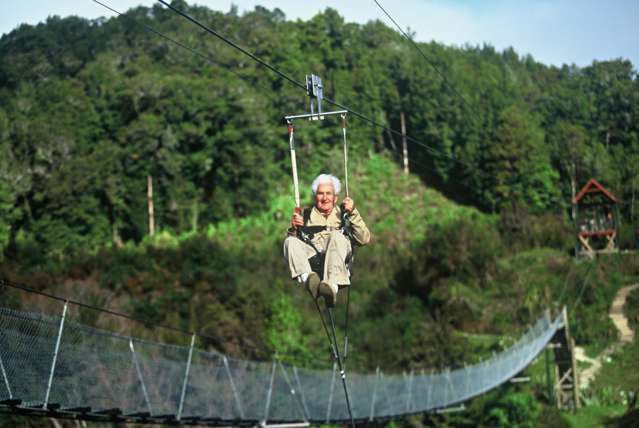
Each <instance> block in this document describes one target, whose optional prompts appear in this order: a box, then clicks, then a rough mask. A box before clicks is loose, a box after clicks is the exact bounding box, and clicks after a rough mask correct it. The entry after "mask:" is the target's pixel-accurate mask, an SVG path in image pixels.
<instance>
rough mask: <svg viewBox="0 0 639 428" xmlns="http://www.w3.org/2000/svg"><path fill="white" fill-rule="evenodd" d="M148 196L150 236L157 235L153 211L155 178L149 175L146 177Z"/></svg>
mask: <svg viewBox="0 0 639 428" xmlns="http://www.w3.org/2000/svg"><path fill="white" fill-rule="evenodd" d="M146 196H147V205H148V207H149V235H151V236H153V235H155V213H154V209H153V177H152V176H151V175H150V174H149V175H147V176H146Z"/></svg>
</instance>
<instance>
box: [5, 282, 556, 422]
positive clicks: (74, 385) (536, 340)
mask: <svg viewBox="0 0 639 428" xmlns="http://www.w3.org/2000/svg"><path fill="white" fill-rule="evenodd" d="M0 291H1V293H0V295H1V296H2V302H3V303H2V304H0V371H1V376H2V379H1V380H0V410H2V411H4V412H12V413H22V414H30V415H40V416H47V417H56V418H72V419H80V420H94V421H115V422H136V423H170V424H183V425H211V426H249V425H250V426H256V425H261V426H266V425H280V426H281V425H284V426H306V425H319V424H325V423H333V424H340V423H348V422H350V417H349V414H348V411H347V407H346V403H345V399H344V394H343V392H342V391H341V388H339V384H338V382H339V380H338V377H339V374H338V372H337V369H336V367H335V366H333V369H332V370H330V369H329V370H309V369H305V368H300V367H295V366H290V365H287V364H284V363H282V362H280V361H278V360H273V361H263V362H257V361H248V360H240V359H235V358H231V357H227V356H225V355H223V354H220V353H217V352H211V351H207V350H204V349H200V348H199V347H198V346H197V342H199V341H200V340H201V337H200V336H199V335H197V334H192V335H190V336H189V335H187V334H184V333H180V334H181V335H182V336H181V337H180V336H179V334H178V332H177V330H176V331H175V332H174V333H176V335H177V336H176V337H177V339H176V340H177V341H179V340H181V341H183V343H184V344H183V345H181V346H180V345H175V344H167V343H159V342H157V341H152V340H146V339H142V338H140V337H137V336H135V335H134V334H131V333H130V331H132V329H131V328H129V332H128V333H127V334H125V333H124V332H123V330H127V328H125V327H123V323H122V320H121V316H120V315H118V314H116V313H114V312H110V311H101V310H98V309H95V308H92V307H89V306H85V305H83V304H81V303H79V302H73V301H69V300H65V299H62V298H56V297H55V296H50V295H43V294H42V293H40V294H39V295H37V296H36V297H37V298H34V297H33V296H31V294H32V293H31V292H30V291H25V290H24V289H18V288H15V287H12V286H10V285H9V284H8V283H4V282H3V283H2V284H0ZM16 293H30V295H29V296H26V298H25V296H20V295H16ZM18 301H28V302H30V306H29V308H28V309H29V310H26V309H25V308H24V307H23V306H22V305H18V304H17V303H16V302H18ZM12 302H14V303H13V304H12ZM31 305H32V306H31ZM98 320H99V322H98ZM89 322H91V323H92V324H100V328H97V327H95V326H90V325H88V323H89ZM564 322H565V313H564V314H563V315H562V314H561V313H560V314H559V315H557V316H554V317H553V316H551V314H550V312H549V311H546V312H545V313H544V314H543V315H542V316H541V317H540V318H539V319H538V320H537V322H536V323H534V325H532V326H531V327H530V328H529V329H528V330H527V331H526V332H525V333H524V334H523V335H522V336H521V337H520V338H519V339H518V340H517V341H516V342H515V343H514V344H513V345H512V346H510V347H508V348H507V349H505V350H504V351H503V352H501V353H498V354H494V355H493V356H492V357H490V358H488V359H485V360H483V361H481V362H479V363H477V364H473V365H468V366H465V367H462V368H457V369H454V370H443V371H440V372H437V373H424V372H420V373H414V372H411V373H409V374H408V373H405V374H393V375H385V374H384V373H382V372H381V371H379V370H378V371H377V372H375V373H369V374H355V373H353V374H350V373H349V375H348V377H347V379H346V382H347V384H348V388H349V391H350V393H351V407H352V412H353V418H354V420H355V423H366V422H381V421H386V420H389V419H395V418H401V417H404V416H407V415H411V414H419V413H428V412H439V411H445V409H450V408H451V407H454V406H459V405H460V404H462V403H463V402H465V401H467V400H469V399H471V398H473V397H476V396H478V395H480V394H483V393H485V392H487V391H489V390H491V389H494V388H497V387H498V386H500V385H501V384H503V383H505V382H507V381H509V380H510V379H512V378H513V377H515V376H516V375H517V374H518V373H520V372H521V371H522V370H524V369H525V368H526V367H527V366H528V365H529V364H531V362H532V361H533V360H534V359H535V357H536V356H537V355H538V354H539V353H541V352H542V351H543V350H544V349H545V347H546V345H547V344H548V343H549V342H550V341H551V340H552V338H553V336H555V334H556V333H557V331H559V330H561V329H562V328H563V326H564ZM105 326H111V328H106V327H105Z"/></svg>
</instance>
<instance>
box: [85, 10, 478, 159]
mask: <svg viewBox="0 0 639 428" xmlns="http://www.w3.org/2000/svg"><path fill="white" fill-rule="evenodd" d="M93 1H95V0H93ZM157 1H158V2H160V3H161V4H163V5H164V6H166V7H167V8H169V9H170V10H172V11H173V12H175V13H176V14H178V15H179V16H181V17H183V18H184V19H186V20H188V21H190V22H191V23H193V24H195V25H196V26H198V27H200V28H201V29H203V30H204V31H206V32H207V33H209V34H211V35H213V36H215V37H217V38H218V39H220V40H222V41H223V42H224V43H226V44H228V45H229V46H231V47H233V48H235V49H237V50H239V51H240V52H242V53H243V54H244V55H246V56H248V57H249V58H251V59H253V60H254V61H256V62H257V63H259V64H260V65H262V66H264V67H266V68H268V69H269V70H270V71H272V72H273V73H275V74H277V75H278V76H279V77H281V78H282V79H284V80H286V81H288V82H289V83H291V84H292V85H294V86H295V87H297V88H300V89H302V90H304V92H307V89H306V85H305V84H303V83H301V82H299V81H297V80H295V79H294V78H292V77H291V76H289V75H288V74H286V73H285V72H283V71H281V70H280V69H278V68H277V67H275V66H274V65H271V64H269V63H268V62H266V61H264V60H262V59H261V58H259V57H258V56H257V55H255V54H253V53H251V52H249V51H248V50H246V49H244V48H242V47H241V46H239V45H238V44H237V43H235V42H233V41H232V40H230V39H229V38H228V37H226V36H224V35H222V34H221V33H219V32H218V31H216V30H214V29H212V28H210V27H208V26H206V25H204V24H202V23H201V22H200V21H198V20H197V19H195V18H194V17H192V16H190V15H189V14H187V13H186V12H184V11H182V10H180V9H178V8H176V7H175V6H173V5H171V4H169V3H167V2H166V1H165V0H157ZM323 100H324V101H326V102H327V103H329V104H331V105H333V106H335V107H337V108H340V109H342V110H346V111H348V112H349V113H351V114H352V115H354V116H356V117H358V118H359V119H361V120H363V121H365V122H368V123H369V124H371V125H374V126H376V127H378V128H381V129H383V130H385V131H387V132H390V133H392V134H394V135H397V136H403V135H404V134H403V133H402V132H400V131H397V130H395V129H393V128H391V127H389V126H386V125H385V124H382V123H380V122H378V121H376V120H374V119H371V118H369V117H367V116H366V115H364V114H362V113H360V112H358V111H357V110H354V109H353V108H351V107H348V106H345V105H343V104H341V103H339V102H337V101H335V100H332V99H330V98H328V97H324V98H323ZM406 139H407V140H408V141H411V142H412V143H414V144H417V145H418V146H421V147H423V148H425V149H427V150H428V152H429V153H430V154H433V155H439V156H442V157H446V158H448V159H450V160H452V161H454V162H457V163H459V164H460V165H463V166H466V167H472V166H471V165H468V164H466V163H465V162H462V161H461V160H460V159H458V158H456V157H454V156H450V155H447V154H445V153H442V152H441V151H440V150H437V149H436V148H433V147H431V146H429V145H428V144H426V143H424V142H422V141H420V140H417V139H415V138H413V137H411V136H409V135H406Z"/></svg>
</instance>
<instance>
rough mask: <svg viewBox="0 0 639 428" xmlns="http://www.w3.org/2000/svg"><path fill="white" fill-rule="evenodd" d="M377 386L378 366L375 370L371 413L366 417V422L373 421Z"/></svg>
mask: <svg viewBox="0 0 639 428" xmlns="http://www.w3.org/2000/svg"><path fill="white" fill-rule="evenodd" d="M378 385H379V366H378V367H377V369H375V384H374V386H373V398H371V412H370V413H369V415H368V420H369V421H370V422H372V421H373V415H374V414H375V401H377V386H378Z"/></svg>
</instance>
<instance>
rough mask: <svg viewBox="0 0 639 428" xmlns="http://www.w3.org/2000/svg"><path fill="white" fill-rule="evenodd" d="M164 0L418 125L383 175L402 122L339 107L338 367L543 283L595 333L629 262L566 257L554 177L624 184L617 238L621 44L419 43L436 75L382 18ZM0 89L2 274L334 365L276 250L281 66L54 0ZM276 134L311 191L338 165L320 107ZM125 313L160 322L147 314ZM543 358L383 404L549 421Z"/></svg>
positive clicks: (472, 345) (12, 42) (511, 326)
mask: <svg viewBox="0 0 639 428" xmlns="http://www.w3.org/2000/svg"><path fill="white" fill-rule="evenodd" d="M174 4H175V5H176V6H177V7H179V8H181V9H184V10H186V11H188V12H189V13H190V14H193V15H194V16H196V17H197V18H198V19H201V20H202V21H203V22H205V23H206V24H207V25H210V26H212V27H213V28H216V29H217V30H219V31H221V32H223V33H224V34H227V35H228V36H230V37H231V38H232V39H234V40H236V41H238V42H239V43H240V44H242V45H243V46H246V47H247V48H248V49H249V50H251V51H252V52H255V53H256V54H257V55H258V56H260V57H261V58H263V59H265V60H267V61H269V62H271V63H273V64H275V65H276V66H278V67H280V68H281V69H283V70H285V71H286V72H287V73H288V74H290V75H291V76H295V77H296V78H298V79H299V80H301V78H302V77H303V76H304V74H307V73H309V72H314V73H318V74H320V75H321V76H322V78H323V79H324V83H325V93H326V94H327V95H328V96H330V97H331V98H333V99H336V100H338V101H340V102H343V103H344V104H347V105H348V106H350V107H352V108H354V109H355V110H357V111H359V112H362V113H363V114H365V115H366V116H369V117H371V118H374V119H375V120H377V121H380V122H387V123H388V124H389V125H390V126H391V127H393V128H396V129H398V128H399V118H400V115H401V114H402V113H404V114H405V115H406V120H407V127H408V134H410V135H411V136H412V137H413V138H415V139H416V140H418V141H419V142H420V143H419V144H418V143H415V142H414V141H413V142H411V143H410V144H409V153H410V160H411V163H410V167H411V171H412V174H410V175H405V174H403V172H402V171H401V168H400V167H399V166H398V164H397V158H398V153H399V152H400V150H398V146H400V145H401V141H398V139H397V138H396V137H395V138H391V136H390V135H389V134H388V133H387V132H386V131H385V130H383V129H381V128H375V127H371V126H370V125H369V124H367V123H365V122H363V121H361V120H358V119H357V118H355V117H350V118H349V127H348V134H349V144H350V153H349V159H350V164H349V167H350V171H351V175H350V177H349V182H350V191H351V194H352V196H353V198H354V199H355V201H356V203H357V206H358V208H359V210H360V211H361V212H362V213H363V216H364V219H365V220H366V222H367V223H368V225H369V226H370V228H371V231H372V233H373V240H372V242H371V244H370V245H369V246H366V247H362V248H360V249H358V250H357V254H356V262H355V270H354V285H353V287H352V293H351V299H352V300H351V305H350V307H351V321H350V323H351V324H350V336H351V339H350V342H351V353H350V356H349V362H348V364H349V368H350V369H351V370H357V371H372V370H375V368H376V367H378V366H379V367H381V368H382V369H383V370H384V371H385V372H387V373H388V372H390V373H392V372H395V373H399V372H402V371H408V370H411V369H413V370H421V369H425V370H438V369H441V368H443V367H458V366H461V365H463V364H464V363H473V362H476V361H479V360H480V359H482V358H484V357H486V356H488V355H491V354H492V353H493V352H499V351H500V350H502V349H504V348H505V347H507V346H508V345H509V344H510V343H512V341H513V340H514V339H515V338H516V337H518V335H519V334H521V332H522V331H523V330H524V329H525V328H526V326H528V325H530V323H532V322H533V321H534V320H535V319H536V318H537V317H538V316H539V315H540V314H541V313H542V311H543V310H545V309H546V308H550V309H552V310H557V309H559V308H560V307H561V306H563V305H568V307H569V315H570V318H571V325H572V328H573V334H574V335H575V337H576V339H577V341H578V343H579V344H580V345H583V346H586V347H587V349H588V350H589V352H593V353H596V352H598V351H599V350H601V349H604V348H605V347H606V346H607V345H608V344H610V343H611V342H612V341H614V340H616V333H615V330H614V327H613V326H612V324H611V322H610V321H609V319H608V317H607V310H608V306H609V304H610V302H611V300H612V297H613V296H614V294H615V292H616V291H617V290H618V289H619V288H620V287H622V286H623V285H627V284H628V283H630V282H632V281H637V279H638V278H639V257H638V256H637V255H636V254H633V253H629V254H617V255H610V256H607V257H602V258H598V259H596V260H594V261H588V260H581V261H576V260H575V259H574V258H573V256H572V253H571V252H572V248H573V246H574V238H573V230H574V229H573V226H572V225H571V224H570V221H569V218H568V209H567V208H568V206H569V200H570V196H571V195H572V193H573V192H574V190H575V188H576V186H579V185H581V184H583V183H584V182H585V181H586V180H587V179H588V178H590V177H595V178H597V179H598V180H599V181H601V182H602V183H604V184H605V185H606V186H608V187H609V188H610V189H611V190H612V191H613V192H614V193H615V194H616V195H617V196H619V197H620V199H621V200H622V204H621V207H620V208H621V215H622V236H621V237H620V240H621V243H622V245H624V246H626V247H629V246H631V245H632V230H633V224H634V223H633V222H635V221H636V216H637V213H636V208H635V192H636V188H637V186H638V185H639V169H637V168H636V167H635V165H636V164H637V161H639V128H638V126H639V125H638V124H639V107H638V106H639V80H638V79H637V74H636V70H635V69H634V68H633V66H632V64H631V63H630V62H628V61H625V60H623V59H619V60H614V61H609V62H601V63H593V64H592V65H591V66H588V67H584V68H578V67H574V66H564V67H561V68H557V67H548V66H545V65H543V64H540V63H537V62H536V61H535V60H534V59H533V58H531V57H520V56H519V55H517V53H516V52H514V51H513V50H512V49H508V50H506V51H504V52H497V51H496V50H495V49H493V48H492V47H490V46H482V47H464V48H450V47H445V46H442V45H439V44H436V43H427V44H420V47H421V48H422V49H423V50H424V51H425V53H426V54H427V55H428V56H429V57H430V58H431V59H432V60H433V61H434V62H435V63H436V64H437V66H438V67H439V68H440V69H441V70H443V71H444V74H445V76H446V78H447V80H448V82H444V81H443V80H442V77H441V76H440V75H439V74H438V73H436V72H435V70H434V69H433V68H431V67H428V66H427V64H424V61H423V58H421V56H420V55H419V54H418V53H416V52H415V51H414V50H413V49H412V48H411V47H410V46H409V45H408V44H407V43H406V41H405V40H403V39H402V38H401V37H400V36H399V35H397V34H395V33H394V32H393V31H391V30H390V29H389V28H387V27H386V26H384V25H383V24H381V23H380V22H370V23H368V24H365V25H358V24H352V23H346V22H344V20H343V18H342V17H340V16H339V14H338V13H337V12H336V11H335V10H331V9H327V10H326V11H324V12H323V13H320V14H318V15H317V16H315V17H314V18H312V19H311V20H309V21H288V20H286V19H285V16H284V15H283V13H282V12H281V11H280V10H278V9H275V10H272V11H271V10H268V9H265V8H261V7H257V8H256V9H255V10H254V11H252V12H249V13H246V14H244V15H238V14H237V12H236V10H234V9H233V10H231V11H229V12H228V13H222V12H217V11H212V10H209V9H207V8H204V7H195V6H188V5H187V4H185V3H184V2H181V1H175V2H174ZM141 24H143V25H147V26H151V27H153V28H155V29H156V30H158V31H161V32H163V33H166V34H168V35H170V36H171V37H174V38H176V39H178V40H180V41H181V42H182V43H185V44H187V45H189V46H191V47H193V48H194V49H197V51H198V52H201V53H204V54H205V55H206V56H207V57H208V59H204V58H203V57H202V56H197V55H193V54H192V53H190V52H189V51H187V50H185V49H182V48H180V47H178V46H176V45H174V44H172V43H170V42H168V41H166V40H164V39H162V38H160V37H158V36H157V35H154V34H153V33H151V32H149V31H147V30H146V29H145V28H144V27H143V26H141ZM449 85H451V86H453V87H455V89H456V90H457V91H458V92H459V94H456V93H454V92H451V90H450V88H449ZM460 95H461V96H460ZM462 97H463V98H462ZM0 100H1V102H0V274H1V275H2V276H3V277H7V278H10V279H11V280H13V281H16V282H21V283H25V284H28V285H30V286H33V287H35V288H38V289H46V290H47V291H50V292H53V293H57V294H60V295H64V296H69V297H72V298H74V299H75V300H79V301H83V302H89V303H92V304H96V305H99V306H108V307H110V308H112V309H116V310H120V311H123V312H127V313H130V314H132V315H134V316H136V317H139V318H143V319H145V320H146V322H147V324H148V325H153V324H165V325H172V326H175V327H178V328H181V329H185V330H189V331H193V330H197V331H199V332H201V333H203V334H205V335H207V336H208V337H209V339H207V340H203V341H202V343H201V346H203V347H205V348H207V349H213V350H217V351H219V352H224V353H226V354H229V355H232V356H237V357H242V358H251V359H270V358H272V357H273V356H274V355H275V354H277V356H278V357H279V358H281V359H282V360H284V361H286V362H290V363H294V364H297V365H300V366H304V367H313V368H320V367H329V366H330V365H331V361H330V359H329V357H330V356H329V354H328V352H327V349H326V338H325V337H324V336H323V334H324V333H323V331H322V330H321V328H320V326H319V321H318V319H317V315H316V314H315V309H314V306H313V305H312V302H311V301H310V300H309V298H308V296H307V294H306V293H305V292H304V291H303V290H302V289H301V287H300V286H299V285H298V284H297V283H295V282H293V281H291V280H290V279H289V278H288V273H287V272H286V268H285V265H284V262H283V259H282V255H281V254H282V253H281V251H282V248H281V245H282V240H283V237H284V235H285V231H286V228H287V227H288V225H289V219H290V214H291V211H292V208H293V198H292V193H293V192H292V184H291V180H290V176H289V175H290V165H289V158H288V141H287V136H286V127H285V126H284V124H283V123H282V116H283V115H285V114H291V113H299V112H302V111H304V110H306V109H307V108H308V107H307V106H306V100H305V95H304V93H303V92H302V91H299V90H298V89H296V88H294V87H292V86H289V85H288V84H287V83H286V82H283V81H281V80H278V79H277V78H276V77H275V76H273V75H271V74H269V73H268V71H267V70H266V69H263V68H259V67H258V66H256V64H255V63H253V62H252V61H249V60H247V59H246V57H243V56H241V55H240V54H239V53H238V52H237V51H235V50H231V49H230V48H228V47H227V46H225V45H222V44H221V43H220V42H219V41H217V40H216V39H214V38H212V37H209V36H205V35H204V34H203V33H201V32H199V31H198V30H197V29H195V28H194V27H193V26H192V25H190V24H188V23H187V22H186V21H184V20H183V19H180V18H179V17H177V16H175V14H173V13H172V12H170V11H169V10H166V9H164V8H163V7H161V6H154V7H152V8H144V7H139V8H136V9H132V10H130V11H128V12H127V13H126V14H124V15H123V16H120V17H117V18H112V19H109V20H95V21H87V20H83V19H80V18H74V17H69V18H58V17H52V18H49V19H48V20H47V22H46V23H43V24H40V25H38V26H35V27H32V26H27V25H24V26H21V27H20V28H18V29H16V30H14V31H13V32H11V33H10V34H8V35H5V36H3V37H2V39H0ZM296 136H297V141H298V146H297V156H298V160H299V168H300V174H301V177H300V179H301V182H302V185H303V189H302V190H303V195H302V196H303V200H304V201H308V202H309V203H310V199H311V195H310V190H309V189H308V187H309V183H310V182H311V180H312V178H313V177H314V176H315V175H316V174H317V173H319V172H321V171H327V172H333V173H336V174H337V175H341V171H343V164H342V160H341V129H340V126H339V124H338V123H337V122H336V121H331V120H328V119H327V120H325V121H324V122H322V123H304V122H299V123H298V124H297V127H296ZM149 177H150V178H151V179H152V182H153V189H154V207H155V213H156V217H155V220H156V221H155V227H156V229H157V230H156V233H155V234H154V235H153V236H149V227H148V215H147V212H148V207H147V183H148V179H149ZM340 299H341V301H340V307H343V306H344V305H343V303H344V300H343V299H344V296H341V297H340ZM632 302H634V303H632V304H633V305H634V306H632V307H633V308H634V307H635V306H636V298H635V300H632ZM32 303H33V302H32V301H30V300H29V299H24V300H22V301H17V302H13V304H15V305H17V306H22V307H24V309H25V310H33V309H34V308H33V307H32ZM633 310H634V309H633ZM340 316H341V315H340ZM338 321H339V322H340V323H341V322H342V319H341V318H340V319H339V320H338ZM83 322H86V323H93V324H95V325H97V326H101V324H100V323H101V322H103V320H101V319H99V318H90V317H88V318H87V319H83ZM635 326H636V324H635ZM140 334H145V335H149V338H152V339H155V340H162V341H165V342H169V343H180V344H183V343H182V342H181V341H182V340H183V337H182V336H179V335H175V334H172V333H171V332H169V331H166V330H157V331H149V330H148V329H146V330H144V331H142V329H141V331H140ZM542 360H543V359H542ZM542 360H540V361H537V362H536V364H535V365H534V366H532V367H531V368H530V372H531V374H532V377H533V382H531V384H529V385H526V386H507V387H504V388H501V389H499V390H496V391H493V392H491V393H490V394H487V395H485V396H483V397H481V398H479V399H477V400H474V401H473V402H472V403H470V404H469V409H468V411H467V412H466V413H465V414H463V415H461V416H460V415H449V416H423V417H415V418H414V419H411V420H409V421H404V422H402V423H405V424H406V425H407V426H408V425H411V426H421V425H428V424H437V425H440V426H455V427H470V426H477V425H481V426H521V427H524V426H540V425H546V426H567V424H569V423H570V421H569V420H568V419H567V418H565V417H564V416H562V415H561V414H559V413H558V412H556V411H555V410H553V406H552V397H551V396H549V395H548V394H547V388H546V384H545V382H546V380H545V372H544V368H543V367H542V366H541V365H543V361H542ZM623 361H624V364H627V367H628V368H629V370H631V369H632V367H634V368H635V369H636V361H634V362H633V360H632V358H630V357H627V356H626V357H624V359H623ZM624 367H626V366H624ZM607 379H609V381H607V380H605V379H603V378H602V379H600V380H599V381H598V382H599V383H596V388H595V387H593V388H594V389H593V390H592V391H590V393H591V395H592V397H600V398H601V397H604V398H605V396H606V394H610V393H608V392H605V391H608V390H611V388H612V387H613V386H614V385H612V382H617V380H618V379H619V374H618V373H611V374H610V375H609V376H608V377H607ZM606 388H608V389H606ZM619 388H623V390H624V391H627V390H628V389H630V386H629V385H627V384H623V385H621V386H619ZM601 391H604V392H601ZM614 391H615V393H616V392H618V390H617V389H615V390H614ZM602 394H603V395H602ZM597 400H598V401H597ZM597 400H595V398H593V399H592V401H591V402H592V403H593V404H594V403H595V401H596V404H597V405H603V406H607V405H610V406H618V405H619V403H620V401H619V400H615V399H609V400H604V399H603V398H602V399H597ZM618 410H619V408H618V407H615V411H618ZM604 413H605V412H604ZM608 414H609V415H611V414H613V413H608ZM6 421H7V422H6V423H7V424H8V425H11V424H12V421H13V419H6ZM21 422H22V423H29V424H33V425H37V424H38V422H37V421H33V420H27V422H25V421H24V420H21ZM2 423H4V421H3V420H2V419H0V425H1V424H2Z"/></svg>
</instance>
